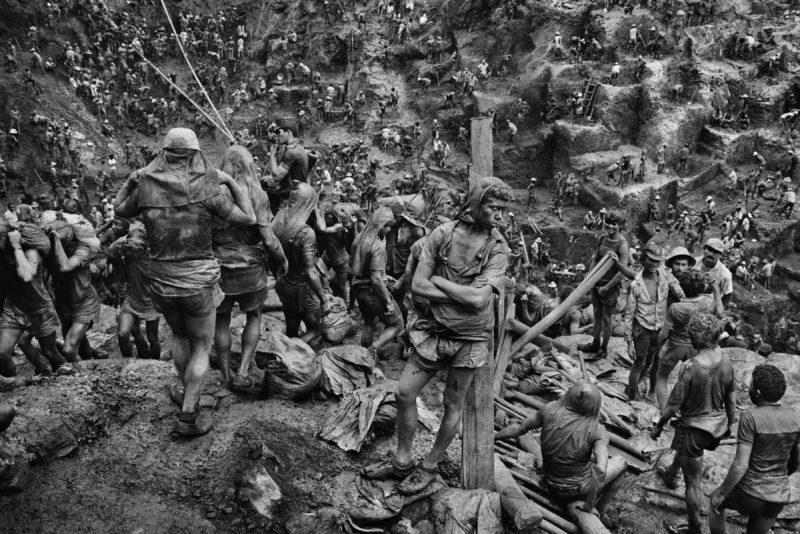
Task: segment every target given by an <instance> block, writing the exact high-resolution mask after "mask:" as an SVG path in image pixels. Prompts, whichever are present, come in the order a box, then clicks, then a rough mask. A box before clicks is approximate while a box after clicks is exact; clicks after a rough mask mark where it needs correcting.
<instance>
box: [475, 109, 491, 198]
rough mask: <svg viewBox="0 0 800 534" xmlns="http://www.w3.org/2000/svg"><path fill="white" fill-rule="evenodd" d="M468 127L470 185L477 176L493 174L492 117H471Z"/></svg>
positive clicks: (482, 176) (483, 176)
mask: <svg viewBox="0 0 800 534" xmlns="http://www.w3.org/2000/svg"><path fill="white" fill-rule="evenodd" d="M470 129H471V132H470V136H471V137H470V145H471V152H470V154H471V156H472V164H471V165H470V168H469V182H470V186H471V185H472V183H473V182H474V181H475V179H477V178H485V177H486V176H494V159H493V156H492V150H493V148H492V119H491V118H489V117H473V118H472V119H471V121H470Z"/></svg>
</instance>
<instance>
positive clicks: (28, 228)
mask: <svg viewBox="0 0 800 534" xmlns="http://www.w3.org/2000/svg"><path fill="white" fill-rule="evenodd" d="M19 210H20V217H21V223H20V225H17V223H14V225H13V226H12V225H11V224H9V223H8V222H7V221H5V220H4V218H2V217H0V279H2V280H3V290H2V293H3V296H4V297H5V299H4V300H5V302H4V304H3V308H2V313H0V376H5V377H12V376H15V375H16V373H17V371H16V366H15V365H14V361H13V360H12V359H11V355H12V353H13V351H14V347H15V346H16V345H17V342H18V341H19V340H20V338H21V337H22V335H23V334H24V333H25V332H26V331H27V332H28V333H30V334H31V335H32V336H33V337H35V338H36V340H37V341H38V342H39V349H40V350H41V352H42V354H44V356H45V358H47V361H48V362H49V363H50V367H51V369H52V371H51V369H48V368H47V367H46V366H45V364H44V363H42V362H41V359H40V358H38V357H37V358H35V359H32V363H33V364H34V370H35V372H36V374H42V375H49V374H51V372H55V373H57V374H65V375H66V374H72V373H74V372H75V371H74V369H73V368H72V366H71V365H70V364H68V363H66V362H65V361H64V357H63V356H62V355H61V353H60V352H59V351H58V347H57V346H56V331H57V330H58V317H57V315H56V309H55V306H54V305H53V300H52V299H51V297H50V293H49V292H48V291H47V287H46V286H45V284H44V280H43V278H42V275H43V266H42V255H43V254H47V253H48V252H49V250H50V243H49V242H48V240H47V237H46V236H45V235H44V232H43V231H42V230H41V229H40V228H39V227H38V226H36V225H34V224H31V223H28V222H26V219H28V218H29V212H30V209H29V208H28V207H27V206H19ZM20 230H21V231H22V232H25V234H26V236H27V237H28V239H23V237H22V234H21V233H20ZM34 237H35V238H34ZM37 243H38V246H34V245H35V244H37ZM21 348H22V347H21ZM26 355H27V351H26ZM29 359H31V358H29Z"/></svg>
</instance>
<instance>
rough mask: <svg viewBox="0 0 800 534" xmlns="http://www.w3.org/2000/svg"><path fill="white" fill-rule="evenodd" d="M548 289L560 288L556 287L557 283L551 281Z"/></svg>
mask: <svg viewBox="0 0 800 534" xmlns="http://www.w3.org/2000/svg"><path fill="white" fill-rule="evenodd" d="M547 287H558V286H557V285H556V283H555V282H552V281H551V282H550V283H549V284H547Z"/></svg>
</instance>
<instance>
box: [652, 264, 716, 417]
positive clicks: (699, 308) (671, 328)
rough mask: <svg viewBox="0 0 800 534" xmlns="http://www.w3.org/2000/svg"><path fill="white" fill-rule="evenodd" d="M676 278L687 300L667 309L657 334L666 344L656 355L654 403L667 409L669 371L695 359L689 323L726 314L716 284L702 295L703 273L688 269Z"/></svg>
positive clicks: (703, 285) (704, 285) (704, 283)
mask: <svg viewBox="0 0 800 534" xmlns="http://www.w3.org/2000/svg"><path fill="white" fill-rule="evenodd" d="M677 278H678V282H679V283H680V284H681V289H683V293H684V295H685V296H686V298H684V299H683V300H682V301H680V302H676V303H674V304H672V305H671V306H670V307H669V309H667V316H666V320H665V321H664V327H663V328H662V329H661V332H660V334H659V339H660V340H662V341H664V340H666V341H665V343H664V345H663V347H662V349H661V353H660V354H659V359H658V372H657V374H656V384H655V388H656V399H657V400H658V405H659V407H661V408H663V407H664V406H666V405H667V394H668V391H667V381H668V380H669V375H670V374H671V373H672V370H673V369H675V366H676V365H678V364H679V363H680V362H685V361H686V360H688V359H690V358H693V357H694V355H695V350H694V348H693V347H692V342H691V341H690V340H689V334H688V332H687V331H686V325H688V324H689V319H691V318H692V317H694V316H695V315H698V314H701V313H713V314H715V315H716V316H717V317H720V318H721V317H722V315H723V314H724V313H725V308H724V306H723V305H722V298H721V295H720V291H719V285H718V284H716V283H712V284H711V288H712V294H711V295H709V294H702V291H703V290H704V288H705V287H706V282H705V277H704V276H703V273H701V272H700V271H695V270H693V269H691V270H689V269H687V270H683V271H681V272H679V273H678V275H677Z"/></svg>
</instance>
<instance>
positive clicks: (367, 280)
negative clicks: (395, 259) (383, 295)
mask: <svg viewBox="0 0 800 534" xmlns="http://www.w3.org/2000/svg"><path fill="white" fill-rule="evenodd" d="M368 247H369V248H368V250H367V258H368V259H367V261H366V265H365V267H366V269H364V270H363V272H355V269H354V272H353V282H352V284H351V288H352V289H353V291H356V290H358V289H362V288H371V287H372V279H371V275H372V273H374V272H378V273H380V275H381V277H382V278H384V277H385V274H386V243H385V242H384V240H383V239H375V240H373V241H372V242H371V243H369V244H368Z"/></svg>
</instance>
